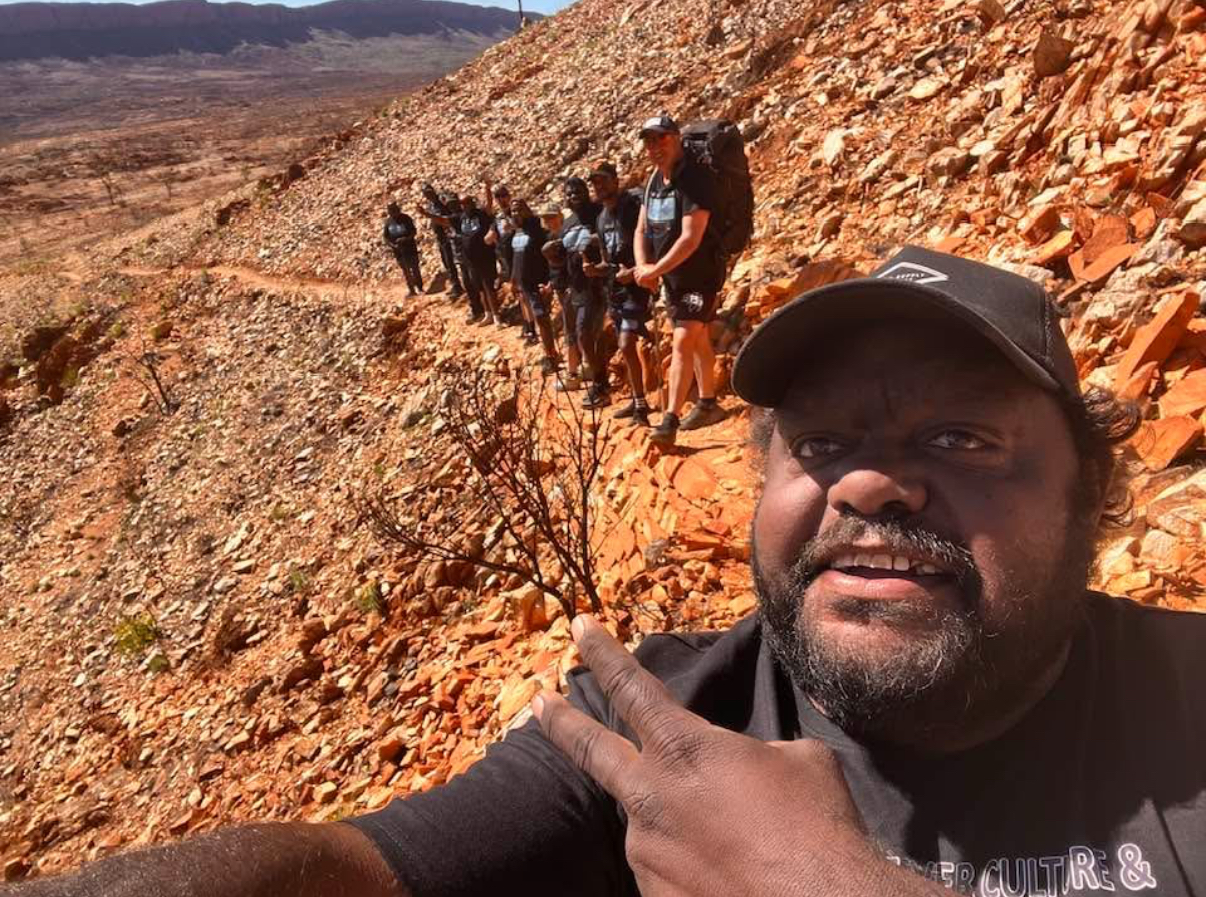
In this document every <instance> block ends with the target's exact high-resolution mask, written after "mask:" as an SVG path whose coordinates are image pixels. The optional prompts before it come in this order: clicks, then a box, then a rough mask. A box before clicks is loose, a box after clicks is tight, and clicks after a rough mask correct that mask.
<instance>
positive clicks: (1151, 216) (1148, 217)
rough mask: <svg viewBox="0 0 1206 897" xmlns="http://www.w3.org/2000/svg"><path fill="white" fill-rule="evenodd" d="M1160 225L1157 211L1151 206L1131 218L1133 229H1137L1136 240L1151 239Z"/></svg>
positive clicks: (1145, 207)
mask: <svg viewBox="0 0 1206 897" xmlns="http://www.w3.org/2000/svg"><path fill="white" fill-rule="evenodd" d="M1158 223H1159V219H1158V218H1157V217H1156V211H1155V209H1153V208H1151V207H1150V206H1144V207H1143V208H1142V209H1140V210H1139V211H1138V212H1136V213H1135V214H1134V215H1132V216H1131V227H1133V228H1134V229H1135V238H1136V239H1138V240H1146V239H1147V238H1148V237H1150V236H1151V235H1152V234H1153V233H1154V232H1155V230H1156V225H1157V224H1158Z"/></svg>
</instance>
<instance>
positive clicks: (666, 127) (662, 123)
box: [641, 112, 679, 137]
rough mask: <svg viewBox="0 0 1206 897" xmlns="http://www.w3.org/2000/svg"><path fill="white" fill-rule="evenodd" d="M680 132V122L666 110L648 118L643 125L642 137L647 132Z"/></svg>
mask: <svg viewBox="0 0 1206 897" xmlns="http://www.w3.org/2000/svg"><path fill="white" fill-rule="evenodd" d="M678 132H679V131H678V122H676V121H675V120H674V119H672V118H671V117H670V116H669V115H666V114H665V113H664V112H663V113H662V114H661V115H655V116H653V118H650V119H647V120H646V121H645V123H644V124H643V125H641V136H642V137H644V136H645V135H646V134H677V133H678Z"/></svg>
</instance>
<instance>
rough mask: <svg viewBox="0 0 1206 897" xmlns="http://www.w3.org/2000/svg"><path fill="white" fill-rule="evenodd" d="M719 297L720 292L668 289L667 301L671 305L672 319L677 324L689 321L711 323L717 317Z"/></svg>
mask: <svg viewBox="0 0 1206 897" xmlns="http://www.w3.org/2000/svg"><path fill="white" fill-rule="evenodd" d="M719 298H720V294H719V293H696V292H682V293H679V292H674V291H668V292H667V294H666V301H667V304H669V306H670V320H671V321H673V322H674V323H675V324H683V323H686V322H688V321H698V322H699V323H701V324H710V323H711V322H712V320H713V319H714V318H715V317H716V305H717V299H719Z"/></svg>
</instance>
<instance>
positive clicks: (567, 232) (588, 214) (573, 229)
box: [561, 202, 606, 305]
mask: <svg viewBox="0 0 1206 897" xmlns="http://www.w3.org/2000/svg"><path fill="white" fill-rule="evenodd" d="M602 209H603V207H602V206H600V205H599V204H598V203H593V202H591V203H587V204H586V205H585V206H583V208H582V210H581V212H575V213H574V214H572V215H570V216H569V218H567V219H566V220H565V224H564V225H562V227H561V244H562V245H563V246H564V247H565V274H566V280H567V281H568V283H569V291H570V299H571V300H572V301H573V302H574V304H575V305H588V304H591V303H593V302H596V301H600V300H602V298H603V291H604V289H605V287H606V283H605V281H604V279H603V278H602V277H588V276H587V274H586V272H585V271H584V270H582V262H583V261H590V262H592V263H594V262H599V261H602V259H603V254H602V252H601V251H600V250H599V249H598V248H597V247H595V246H594V245H592V240H591V238H592V237H594V236H596V234H597V233H598V222H599V213H600V212H601V211H602Z"/></svg>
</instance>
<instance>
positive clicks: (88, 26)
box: [0, 0, 539, 62]
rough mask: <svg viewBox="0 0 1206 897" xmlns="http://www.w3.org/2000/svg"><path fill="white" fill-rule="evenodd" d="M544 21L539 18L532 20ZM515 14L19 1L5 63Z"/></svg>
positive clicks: (443, 32) (297, 38)
mask: <svg viewBox="0 0 1206 897" xmlns="http://www.w3.org/2000/svg"><path fill="white" fill-rule="evenodd" d="M533 17H534V18H539V16H533ZM517 24H518V22H517V15H516V13H514V12H511V11H510V10H506V9H502V8H499V7H488V6H477V5H473V4H468V3H455V2H450V0H328V2H326V3H317V4H314V5H312V6H305V7H302V8H299V9H295V8H290V7H287V6H281V5H279V4H275V3H268V4H259V5H252V4H248V3H221V2H219V3H210V2H208V0H160V2H157V3H147V4H143V5H135V4H131V3H104V4H100V3H13V4H7V5H3V6H0V62H14V61H21V60H34V59H44V58H58V59H69V60H88V59H99V58H104V57H107V56H129V57H148V56H165V55H171V54H174V53H182V52H184V53H213V54H219V55H221V54H227V53H230V52H231V51H233V50H235V49H238V48H240V47H243V46H247V45H251V46H266V47H284V46H288V45H291V44H305V43H308V42H310V41H311V40H313V39H314V35H315V33H317V32H336V33H339V34H343V35H347V36H349V37H351V38H354V39H357V40H363V39H366V38H373V37H387V36H390V35H427V36H430V37H433V38H440V37H442V38H444V39H448V38H449V37H450V36H453V35H456V34H469V35H484V36H496V35H499V34H501V33H506V32H509V31H513V30H514V29H515V27H516V25H517Z"/></svg>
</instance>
